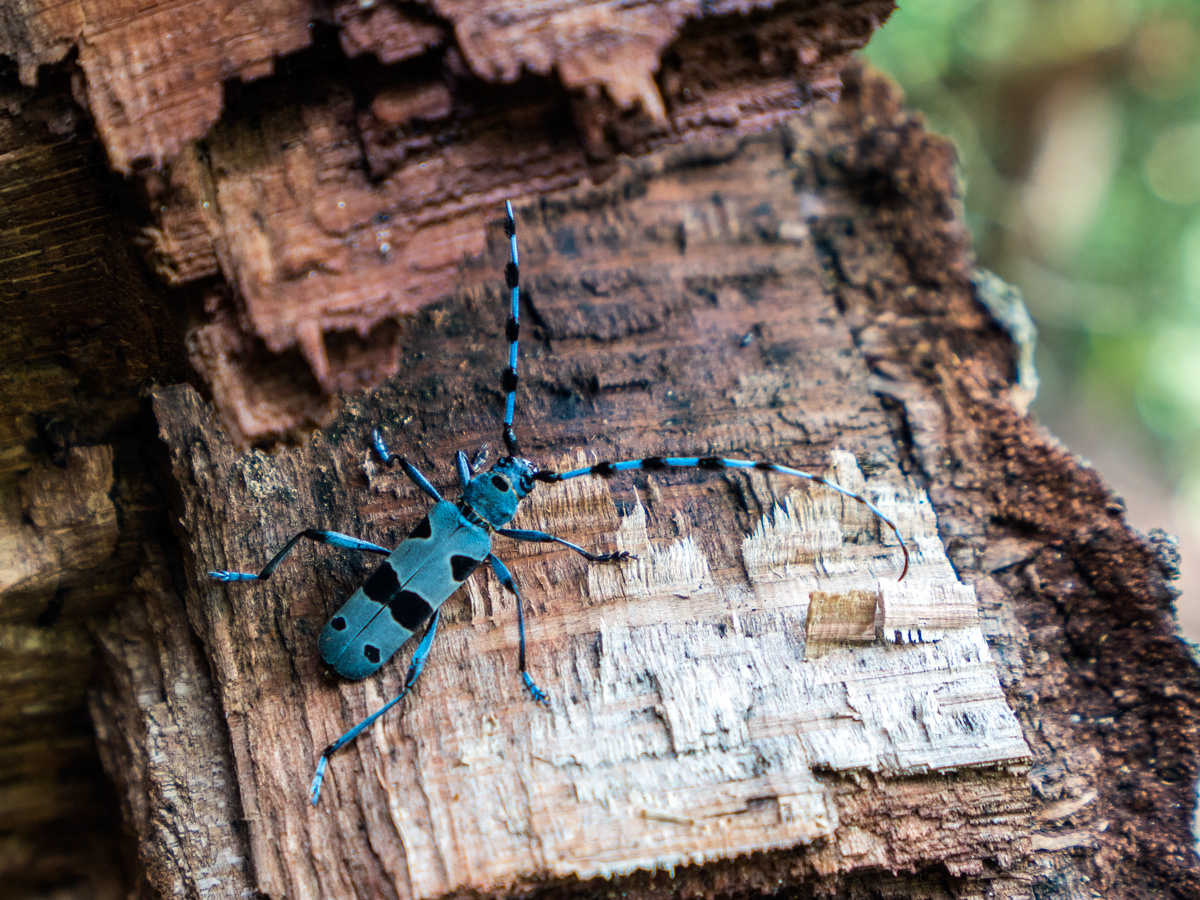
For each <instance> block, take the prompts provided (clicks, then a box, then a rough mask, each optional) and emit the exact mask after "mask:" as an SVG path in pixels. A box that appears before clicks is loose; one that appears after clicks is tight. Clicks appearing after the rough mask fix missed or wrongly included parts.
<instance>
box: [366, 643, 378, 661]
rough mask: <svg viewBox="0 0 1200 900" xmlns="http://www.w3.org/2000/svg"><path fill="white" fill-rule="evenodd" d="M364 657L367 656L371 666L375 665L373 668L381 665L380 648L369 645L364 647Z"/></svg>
mask: <svg viewBox="0 0 1200 900" xmlns="http://www.w3.org/2000/svg"><path fill="white" fill-rule="evenodd" d="M363 656H365V657H366V658H367V662H369V663H370V664H371V665H373V666H377V665H379V648H378V647H373V646H372V645H370V644H367V645H366V646H365V647H363Z"/></svg>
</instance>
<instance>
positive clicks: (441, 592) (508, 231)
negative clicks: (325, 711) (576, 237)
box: [208, 200, 909, 804]
mask: <svg viewBox="0 0 1200 900" xmlns="http://www.w3.org/2000/svg"><path fill="white" fill-rule="evenodd" d="M504 212H505V219H504V233H505V236H506V237H507V238H508V241H509V254H510V258H509V262H508V264H507V265H506V266H505V268H504V277H505V281H506V283H507V286H508V289H509V292H510V295H511V301H512V308H511V310H510V312H509V316H508V323H507V325H506V328H505V334H506V336H507V337H508V368H507V369H505V370H504V375H503V377H502V380H501V386H502V388H503V390H504V391H505V393H506V399H505V406H504V444H505V447H506V448H507V449H508V456H505V457H503V458H502V459H500V460H499V461H497V462H496V464H495V465H493V466H492V467H491V468H490V469H489V470H488V471H486V472H476V471H475V467H474V466H472V464H471V463H469V462H468V461H467V457H466V454H465V453H463V452H462V451H461V450H460V451H459V453H458V457H457V466H458V480H459V482H460V484H461V485H462V489H463V491H462V496H461V497H459V499H458V502H457V503H452V502H451V501H449V500H444V499H443V498H442V495H441V494H439V493H438V490H437V488H435V487H434V486H433V485H432V484H430V482H429V481H428V479H426V478H425V476H424V475H422V474H421V473H420V472H419V471H418V470H417V468H416V467H415V466H413V465H412V463H410V462H409V461H408V460H407V459H405V458H404V457H403V456H399V455H397V454H395V453H392V452H390V451H389V450H388V446H387V443H386V442H385V441H384V439H383V437H382V436H381V435H380V433H379V432H378V431H377V430H376V431H373V432H372V433H371V443H372V445H373V446H374V449H375V452H376V453H377V454H378V455H379V458H380V459H381V460H383V462H384V463H385V464H387V465H390V464H391V463H393V462H398V463H399V464H400V467H401V469H403V471H404V474H405V475H407V476H408V477H409V478H410V479H411V480H412V481H413V483H414V484H416V486H417V487H418V488H420V489H421V490H422V491H424V492H425V493H426V494H427V495H428V496H429V497H430V498H431V499H432V500H433V501H434V504H433V508H432V509H430V511H429V512H428V514H426V516H425V518H423V519H422V520H421V521H420V522H418V523H417V526H416V527H415V528H414V529H413V530H412V531H411V532H410V533H409V535H408V537H406V538H405V539H404V540H403V541H401V542H400V546H399V547H397V548H396V549H395V550H388V549H387V548H386V547H380V546H379V545H378V544H372V543H370V542H369V541H363V540H359V539H358V538H354V537H350V536H349V535H345V534H338V533H337V532H335V531H320V530H317V529H307V530H305V531H302V532H300V533H299V534H297V535H296V536H295V537H293V538H292V539H291V540H290V541H288V542H287V543H286V544H284V545H283V549H281V550H280V551H279V552H278V553H276V554H275V555H274V556H273V557H271V560H270V562H268V563H267V564H266V565H265V566H263V569H262V571H261V572H259V573H258V574H257V575H255V574H252V573H249V572H225V571H219V572H209V573H208V574H209V577H211V578H214V579H216V580H217V581H265V580H266V579H268V578H270V577H271V573H272V572H274V571H275V568H276V566H278V565H279V563H280V562H282V561H283V558H284V557H285V556H287V555H288V554H289V553H290V552H291V551H292V549H293V548H294V547H295V546H296V544H297V542H299V540H300V539H301V538H307V539H309V540H312V541H316V542H318V543H321V544H330V545H332V546H334V547H344V548H346V549H348V550H362V551H364V552H367V553H378V554H381V555H383V556H386V557H387V559H385V560H384V561H383V563H382V564H380V566H379V568H377V569H376V570H375V571H374V572H373V573H372V574H371V577H370V578H368V579H367V580H366V582H365V583H364V584H363V586H362V587H360V588H359V589H358V590H356V591H355V592H354V593H353V594H351V595H350V599H349V600H347V601H346V602H345V603H344V604H343V605H342V607H341V608H340V609H339V610H338V611H337V612H336V613H334V615H333V617H332V618H331V619H330V620H329V622H327V623H326V625H325V627H324V628H323V629H322V631H321V636H320V638H319V639H318V641H317V647H318V649H319V650H320V652H321V657H322V659H324V660H325V662H326V663H328V664H329V666H331V667H332V668H333V670H334V671H335V672H337V673H338V674H339V675H342V676H344V677H346V678H350V679H354V680H358V679H362V678H366V677H367V676H368V675H370V674H372V673H373V672H375V671H376V670H377V669H378V668H379V667H380V666H382V665H383V664H384V663H385V662H387V661H388V659H390V658H391V656H392V654H394V653H395V652H396V651H397V650H399V649H400V647H401V646H402V645H403V644H404V643H405V642H406V641H407V640H408V639H409V638H410V637H412V636H413V634H414V633H415V632H416V630H417V629H418V628H419V627H420V626H421V624H422V623H424V622H426V621H428V622H429V625H428V627H427V628H426V630H425V635H424V637H422V638H421V642H420V643H419V644H418V645H417V649H416V652H415V653H413V658H412V662H411V663H410V664H409V667H408V673H407V674H406V675H405V677H404V687H403V689H402V690H401V691H400V693H399V694H398V695H396V696H395V697H393V698H392V699H391V700H389V701H388V702H387V703H385V704H384V705H383V706H382V707H381V708H379V709H378V710H376V711H375V712H373V713H371V715H369V716H367V717H366V718H365V719H363V720H362V721H361V722H359V723H358V724H357V725H355V726H354V727H353V728H351V729H350V730H349V731H347V732H346V733H345V734H343V735H342V736H341V737H339V738H338V739H337V740H336V741H334V742H333V743H332V744H330V745H329V746H328V747H326V748H325V749H324V750H323V751H322V752H321V758H320V760H319V761H318V762H317V771H316V775H315V776H314V777H313V782H312V788H311V791H310V796H311V797H312V802H313V804H316V802H317V800H318V799H320V796H321V782H322V781H323V779H324V777H325V769H326V767H327V766H328V764H329V757H330V756H332V755H333V754H334V753H335V752H337V751H338V750H340V749H341V748H342V747H344V746H346V744H348V743H350V742H351V741H352V740H354V739H355V738H356V737H358V735H360V734H361V733H362V732H363V731H365V730H366V729H367V728H369V727H370V726H371V724H372V723H373V722H375V720H376V719H378V718H379V717H380V716H382V715H383V714H384V713H386V712H387V711H388V710H389V709H391V708H392V707H393V706H395V705H396V704H397V703H399V702H400V701H401V700H403V699H404V698H405V697H406V696H407V695H408V693H409V692H410V691H411V690H412V687H413V685H414V684H415V683H416V681H417V678H418V677H420V675H421V670H422V669H424V667H425V661H426V660H427V659H428V657H429V650H430V648H431V647H432V646H433V639H434V636H435V635H436V634H437V626H438V617H439V615H440V614H441V607H442V604H443V603H445V602H446V601H447V600H448V599H449V598H450V596H451V595H452V594H454V592H455V591H457V590H458V588H459V586H460V585H462V583H463V582H464V581H466V579H467V578H468V577H469V576H470V575H471V573H472V572H474V571H475V569H476V568H477V567H479V566H480V565H481V564H482V563H484V562H487V563H488V564H489V565H490V566H491V567H492V571H493V572H495V573H496V577H497V578H498V579H499V580H500V583H501V584H502V585H503V586H504V587H505V588H507V589H508V590H510V591H512V592H513V594H514V595H516V598H517V633H518V635H519V641H518V648H517V665H518V668H519V670H520V672H521V678H522V679H523V680H524V682H525V686H526V687H527V688H528V689H529V693H530V694H531V695H532V697H533V699H534V700H535V701H537V702H539V703H543V704H546V705H547V706H548V705H549V703H550V700H549V698H548V697H547V695H546V694H545V692H544V691H542V689H541V688H539V687H538V686H537V685H536V684H535V683H534V681H533V679H532V678H531V677H530V675H529V671H528V669H527V668H526V664H525V617H524V614H523V613H522V610H521V592H520V591H519V590H517V585H516V582H515V581H514V580H513V577H512V573H511V572H509V570H508V567H507V566H505V565H504V563H503V562H501V561H500V559H499V558H498V557H497V556H496V555H495V554H493V553H492V552H491V551H492V535H493V534H499V535H503V536H504V537H508V538H513V539H514V540H518V541H532V542H535V543H555V544H561V545H563V546H564V547H567V548H569V549H571V550H574V551H575V552H576V553H579V554H581V555H582V556H583V557H584V558H586V559H588V560H591V561H592V562H619V561H621V560H627V559H633V558H635V557H633V555H632V554H630V553H627V552H624V551H620V552H615V553H589V552H588V551H587V550H584V549H583V548H582V547H579V546H576V545H575V544H572V543H571V542H570V541H567V540H564V539H562V538H560V537H555V536H554V535H552V534H546V533H545V532H543V531H528V530H525V529H520V528H506V527H505V526H506V525H507V524H508V523H509V522H511V521H512V519H513V516H515V515H516V512H517V505H518V504H519V503H520V502H521V500H523V499H524V498H525V497H526V496H528V495H529V493H530V492H531V491H532V490H533V489H534V487H535V486H536V485H537V483H538V482H544V483H547V484H555V483H557V482H560V481H566V480H567V479H568V478H579V477H581V476H583V475H600V476H604V477H608V476H611V475H615V474H616V473H617V472H628V471H631V470H634V469H641V470H643V471H647V472H654V471H659V470H662V469H666V468H698V469H705V470H708V471H717V470H724V469H756V470H758V471H760V472H774V473H776V474H779V475H791V476H793V477H795V478H803V479H806V480H808V481H812V482H815V483H817V484H822V485H824V486H825V487H828V488H830V489H832V490H834V491H837V492H838V493H839V494H842V495H843V496H845V497H848V498H850V499H851V500H855V501H857V502H858V503H861V504H862V505H863V506H865V507H866V508H867V509H869V510H870V511H871V512H872V513H874V514H875V515H876V516H878V517H879V519H880V521H882V522H883V523H884V524H885V525H887V526H888V528H890V529H891V530H892V532H893V533H894V534H895V535H896V540H897V541H899V543H900V549H901V550H902V551H903V552H904V568H903V569H902V570H901V572H900V578H899V579H897V580H902V579H903V578H904V576H905V574H906V573H907V572H908V562H909V558H908V546H907V545H906V544H905V543H904V538H903V537H902V536H901V535H900V530H899V529H898V528H897V527H896V524H895V523H894V522H893V521H892V520H891V519H889V518H888V517H887V516H885V515H884V514H883V513H882V512H880V510H879V508H878V507H876V506H875V505H874V504H873V503H871V501H869V500H867V498H866V497H863V496H862V495H861V494H857V493H855V492H853V491H849V490H846V489H845V488H843V487H841V486H839V485H837V484H834V483H833V482H832V481H829V480H828V479H826V478H824V477H822V476H820V475H813V474H811V473H809V472H802V471H800V470H799V469H793V468H791V467H790V466H782V465H778V464H776V463H769V462H755V461H753V460H747V459H725V458H723V457H719V456H651V457H647V458H646V459H630V460H622V461H620V462H601V463H596V464H595V465H592V466H587V467H585V468H582V469H572V470H571V471H569V472H550V471H546V470H544V469H538V468H537V467H536V466H535V465H534V464H533V463H532V462H530V461H529V460H527V459H523V458H522V457H521V456H520V455H519V453H520V450H519V448H518V445H517V437H516V434H515V432H514V431H513V412H514V410H515V407H516V397H517V337H518V334H519V332H520V293H521V292H520V278H519V271H518V268H517V227H516V222H515V221H514V219H513V208H512V203H511V202H509V201H507V200H506V201H505V203H504ZM476 463H477V464H478V463H479V460H476Z"/></svg>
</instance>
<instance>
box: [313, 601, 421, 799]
mask: <svg viewBox="0 0 1200 900" xmlns="http://www.w3.org/2000/svg"><path fill="white" fill-rule="evenodd" d="M441 614H442V611H441V609H440V608H439V609H438V611H437V612H435V613H434V614H433V618H432V619H430V620H429V627H428V628H427V629H425V636H424V637H423V638H421V643H419V644H418V645H417V649H416V652H415V653H413V658H412V662H410V663H409V664H408V674H406V675H405V676H404V689H403V690H402V691H400V693H399V694H397V695H396V696H395V697H393V698H392V699H391V700H389V701H388V702H387V703H385V704H384V705H383V706H381V707H380V708H379V709H377V710H375V712H373V713H371V715H369V716H367V717H366V718H365V719H363V720H362V721H361V722H359V723H358V724H357V725H355V726H354V727H353V728H351V729H350V730H349V731H347V732H346V733H345V734H343V735H342V736H341V737H340V738H338V739H337V740H336V741H334V742H333V743H332V744H330V745H329V746H328V747H326V748H325V749H324V750H322V751H321V759H320V760H319V761H318V762H317V773H316V774H315V775H314V776H313V780H312V787H311V788H309V797H311V798H312V802H313V806H316V805H317V801H318V800H320V799H321V785H322V783H323V782H324V781H325V769H326V767H327V766H328V765H329V757H331V756H333V754H335V753H337V751H339V750H341V749H342V748H343V747H345V746H346V745H347V744H348V743H350V742H351V741H352V740H354V739H355V738H356V737H358V736H359V735H360V734H362V733H363V732H364V731H366V730H367V729H368V728H370V727H371V725H373V724H374V723H375V720H376V719H378V718H379V717H380V716H382V715H383V714H384V713H386V712H387V711H388V710H389V709H391V708H392V707H393V706H395V705H396V704H397V703H399V702H400V701H401V700H403V699H404V698H405V697H407V696H408V694H409V692H410V691H411V690H412V688H413V685H414V684H416V683H417V679H418V678H420V677H421V672H422V670H423V669H424V668H425V661H426V660H427V659H429V651H430V649H431V648H432V647H433V639H434V638H435V637H436V636H437V627H438V617H439V616H440V615H441Z"/></svg>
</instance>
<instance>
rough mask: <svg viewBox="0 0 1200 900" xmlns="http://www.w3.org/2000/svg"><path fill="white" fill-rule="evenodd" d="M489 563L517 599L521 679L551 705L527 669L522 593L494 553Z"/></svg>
mask: <svg viewBox="0 0 1200 900" xmlns="http://www.w3.org/2000/svg"><path fill="white" fill-rule="evenodd" d="M488 562H489V563H491V564H492V571H493V572H495V573H496V577H497V578H499V579H500V583H501V584H502V585H504V586H505V587H506V588H508V589H509V590H510V591H512V592H513V594H515V595H516V598H517V635H518V636H519V638H520V645H519V650H518V651H517V668H518V669H520V671H521V679H522V680H523V681H524V682H525V687H527V688H529V693H530V694H532V695H533V699H534V700H536V701H537V702H538V703H541V704H542V705H543V706H549V705H550V698H549V697H548V696H547V695H546V692H545V691H543V690H542V689H541V688H540V687H538V686H537V685H536V684H535V683H534V681H533V679H532V678H531V677H530V675H529V671H528V670H527V669H526V668H525V613H524V612H523V611H522V609H521V606H522V604H523V603H524V601H523V600H522V599H521V592H520V591H519V590H517V583H516V582H515V581H514V580H513V577H512V572H510V571H508V566H506V565H504V563H502V562H501V561H500V558H499V557H498V556H496V554H494V553H489V554H488Z"/></svg>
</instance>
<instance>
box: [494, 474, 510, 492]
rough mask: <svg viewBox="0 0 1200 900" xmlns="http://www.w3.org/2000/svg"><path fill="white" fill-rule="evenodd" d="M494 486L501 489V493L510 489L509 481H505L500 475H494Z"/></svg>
mask: <svg viewBox="0 0 1200 900" xmlns="http://www.w3.org/2000/svg"><path fill="white" fill-rule="evenodd" d="M492 487H494V488H495V489H496V490H498V491H500V493H504V492H505V491H507V490H508V482H507V481H505V480H504V479H503V478H501V477H500V476H499V475H493V476H492Z"/></svg>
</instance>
